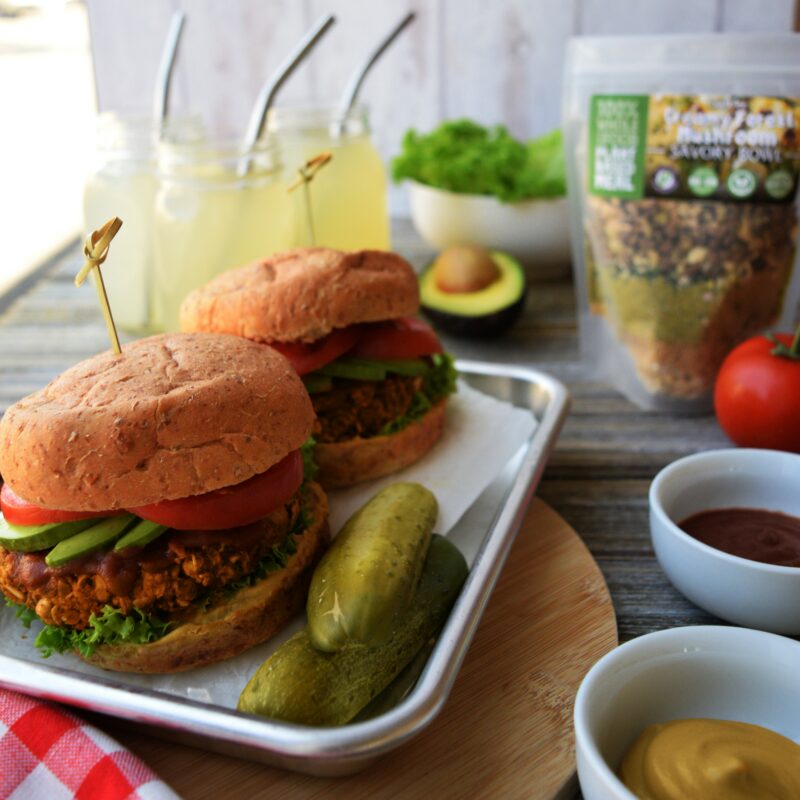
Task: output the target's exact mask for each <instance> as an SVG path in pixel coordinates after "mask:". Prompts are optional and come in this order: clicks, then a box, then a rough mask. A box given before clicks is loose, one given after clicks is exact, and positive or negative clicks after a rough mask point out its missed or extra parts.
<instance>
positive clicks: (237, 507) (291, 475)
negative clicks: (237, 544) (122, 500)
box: [128, 450, 303, 531]
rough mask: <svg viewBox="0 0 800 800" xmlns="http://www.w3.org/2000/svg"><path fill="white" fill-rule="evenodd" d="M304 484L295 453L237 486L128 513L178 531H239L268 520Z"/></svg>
mask: <svg viewBox="0 0 800 800" xmlns="http://www.w3.org/2000/svg"><path fill="white" fill-rule="evenodd" d="M302 482H303V457H302V455H301V454H300V451H299V450H294V451H293V452H291V453H289V455H288V456H286V457H285V458H284V459H283V460H281V461H279V462H278V463H277V464H275V466H273V467H270V468H269V469H268V470H267V471H266V472H262V473H261V474H260V475H254V476H253V477H252V478H250V479H249V480H246V481H244V482H242V483H238V484H236V486H226V487H224V488H223V489H217V490H215V491H213V492H208V493H206V494H199V495H195V496H194V497H182V498H180V499H179V500H162V501H161V502H160V503H152V504H151V505H148V506H139V507H138V508H129V509H128V511H130V512H131V514H136V516H137V517H142V519H149V520H150V521H151V522H156V523H158V524H159V525H166V526H167V527H168V528H175V529H176V530H179V531H189V530H197V531H218V530H223V529H225V528H237V527H239V526H240V525H249V524H250V523H251V522H255V521H256V520H259V519H262V518H263V517H266V516H267V514H269V513H270V512H271V511H274V510H275V509H276V508H278V507H279V506H281V505H283V504H284V503H286V502H288V500H289V499H290V498H291V496H292V495H293V494H294V493H295V492H296V491H297V490H298V489H299V488H300V484H301V483H302Z"/></svg>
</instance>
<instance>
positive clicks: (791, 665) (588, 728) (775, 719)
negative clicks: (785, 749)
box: [575, 626, 800, 800]
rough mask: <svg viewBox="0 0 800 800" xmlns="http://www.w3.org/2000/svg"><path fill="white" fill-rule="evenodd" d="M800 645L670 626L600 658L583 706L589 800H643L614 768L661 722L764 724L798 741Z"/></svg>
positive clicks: (581, 753) (579, 738)
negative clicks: (646, 731)
mask: <svg viewBox="0 0 800 800" xmlns="http://www.w3.org/2000/svg"><path fill="white" fill-rule="evenodd" d="M798 670H800V643H798V642H795V641H793V640H792V639H786V638H785V637H783V636H775V635H774V634H771V633H764V632H762V631H754V630H748V629H746V628H727V627H718V626H694V627H689V628H672V629H671V630H665V631H658V632H657V633H651V634H648V635H647V636H641V637H639V638H638V639H633V640H632V641H630V642H628V643H627V644H624V645H622V646H621V647H618V648H617V649H616V650H612V651H611V652H610V653H609V654H608V655H606V656H604V657H603V658H601V659H600V660H599V661H598V662H597V663H596V664H595V665H594V666H593V667H592V668H591V669H590V670H589V672H588V674H587V675H586V677H585V678H584V679H583V682H582V683H581V686H580V688H579V689H578V695H577V697H576V698H575V744H576V757H577V761H578V778H579V780H580V784H581V789H582V791H583V795H584V797H585V798H586V800H635V796H634V795H633V793H631V792H630V791H628V789H626V788H625V786H624V785H623V784H622V782H621V781H620V780H619V778H617V777H616V774H615V773H616V770H617V769H618V768H619V764H620V762H621V761H622V757H623V756H624V755H625V753H626V752H627V750H628V748H629V747H630V746H631V745H632V744H633V742H634V741H635V740H636V738H637V737H638V736H639V734H640V733H641V732H642V731H643V730H644V729H645V728H646V727H647V726H648V725H651V724H653V723H656V722H668V721H669V720H673V719H686V718H692V717H705V718H711V719H727V720H736V721H738V722H749V723H752V724H754V725H763V726H764V727H765V728H770V729H771V730H773V731H776V732H777V733H780V734H782V735H783V736H786V737H788V738H789V739H793V740H794V741H800V681H798V680H797V675H798V674H800V673H798Z"/></svg>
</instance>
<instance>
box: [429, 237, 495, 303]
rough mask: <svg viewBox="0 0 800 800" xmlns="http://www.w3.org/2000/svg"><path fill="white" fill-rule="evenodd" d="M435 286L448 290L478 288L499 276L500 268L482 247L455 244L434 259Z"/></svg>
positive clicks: (474, 289)
mask: <svg viewBox="0 0 800 800" xmlns="http://www.w3.org/2000/svg"><path fill="white" fill-rule="evenodd" d="M432 269H433V277H434V281H435V282H436V286H437V287H438V288H439V289H441V291H443V292H447V293H450V294H454V293H463V292H479V291H481V290H482V289H485V288H486V287H487V286H490V285H491V284H493V283H494V282H495V281H497V280H499V279H500V270H499V269H498V267H497V264H495V262H494V261H493V260H492V257H491V256H490V255H489V253H488V252H487V251H486V250H484V249H483V248H482V247H475V246H473V245H468V244H457V245H453V246H452V247H448V248H447V250H444V251H443V252H442V253H441V254H440V255H439V257H438V258H437V259H436V261H434V262H433V267H432Z"/></svg>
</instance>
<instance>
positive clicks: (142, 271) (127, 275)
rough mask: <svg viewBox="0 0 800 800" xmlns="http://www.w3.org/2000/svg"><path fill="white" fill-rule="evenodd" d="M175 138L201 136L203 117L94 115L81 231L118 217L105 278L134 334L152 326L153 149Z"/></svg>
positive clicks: (116, 310) (123, 323) (118, 315)
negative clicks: (161, 118)
mask: <svg viewBox="0 0 800 800" xmlns="http://www.w3.org/2000/svg"><path fill="white" fill-rule="evenodd" d="M173 137H177V138H180V140H181V141H184V142H188V141H199V140H200V139H201V138H202V137H203V126H202V123H201V121H200V120H199V119H198V118H195V117H187V118H180V119H169V120H167V121H166V122H164V123H158V122H155V121H154V120H153V119H152V118H151V117H127V116H122V115H120V114H117V113H115V112H103V113H101V114H98V117H97V133H96V141H95V149H94V164H93V167H92V170H91V172H90V174H89V176H88V178H87V180H86V185H85V186H84V192H83V220H84V223H83V227H84V236H89V234H91V233H92V232H93V231H95V230H97V229H98V228H99V227H100V226H101V225H103V223H105V222H107V221H108V220H109V219H111V218H112V217H119V218H120V219H121V220H122V222H123V227H122V230H121V231H120V233H119V235H118V236H117V237H116V239H115V240H114V247H113V252H114V255H113V258H112V259H110V260H109V262H108V268H107V269H104V271H103V282H104V283H105V287H106V292H107V293H108V299H109V303H110V304H111V310H112V313H113V315H114V321H115V322H116V323H117V325H119V327H120V328H123V329H125V330H128V331H131V332H134V333H145V332H147V331H149V330H150V328H151V308H150V302H151V295H152V291H151V281H152V276H153V259H154V247H153V210H154V203H155V194H156V173H155V167H156V148H157V145H158V142H159V141H160V140H169V139H171V138H173Z"/></svg>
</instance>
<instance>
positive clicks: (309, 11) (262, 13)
mask: <svg viewBox="0 0 800 800" xmlns="http://www.w3.org/2000/svg"><path fill="white" fill-rule="evenodd" d="M86 4H87V7H88V10H89V20H90V29H91V36H92V53H93V57H94V63H95V72H96V85H97V98H98V107H99V108H100V109H101V110H108V109H117V110H123V111H127V112H135V111H139V112H144V113H148V112H149V109H150V106H151V99H152V93H153V85H154V81H155V75H156V69H157V64H158V59H159V54H160V50H161V46H162V42H163V39H164V36H165V33H166V30H167V26H168V24H169V19H170V16H171V14H172V12H173V10H174V9H176V8H181V9H183V10H184V11H186V13H187V15H188V22H187V26H186V29H185V31H184V36H183V42H182V47H181V51H180V55H179V59H178V63H177V68H176V75H175V82H174V90H173V95H172V108H173V110H174V111H175V112H189V111H191V112H193V113H198V114H200V115H202V117H203V118H204V119H205V121H206V123H207V124H208V125H209V126H210V127H211V128H212V129H215V130H217V131H220V132H225V133H233V134H235V133H238V132H241V131H243V130H244V127H245V123H246V120H247V117H248V114H249V112H250V108H251V106H252V103H253V102H254V100H255V97H256V95H257V93H258V90H259V87H260V86H261V84H262V83H263V81H264V80H265V79H266V77H267V76H268V75H269V74H270V72H271V71H272V70H273V69H274V68H275V66H276V65H277V64H278V63H279V62H280V61H281V60H282V58H283V57H284V55H285V54H286V52H287V50H288V49H289V48H290V47H291V45H292V44H293V43H294V42H296V41H297V40H298V39H299V38H300V36H301V35H302V33H303V32H304V31H305V30H306V29H307V28H309V27H310V26H311V24H312V23H313V22H314V20H316V19H317V18H318V17H320V16H321V15H322V14H324V13H327V12H332V13H334V14H335V15H336V17H337V24H336V25H335V27H334V28H333V29H332V30H331V31H330V32H329V33H328V35H327V36H326V37H325V38H324V40H323V41H321V42H320V43H319V45H318V47H317V49H316V50H315V52H314V53H313V55H312V56H311V58H310V59H309V60H308V61H307V62H306V64H304V65H303V66H302V67H301V68H300V70H299V71H298V72H297V73H296V74H295V76H294V77H293V78H292V80H291V82H289V83H288V84H287V85H286V87H285V90H284V92H283V93H282V94H281V96H280V104H300V103H307V102H312V103H314V104H331V103H334V104H335V103H336V101H337V100H338V98H339V95H340V93H341V92H342V90H343V88H344V86H345V83H346V81H347V77H348V76H349V75H350V73H351V72H352V70H353V69H354V68H355V67H356V65H357V64H358V63H359V62H360V61H361V59H362V58H363V57H364V55H365V54H366V53H367V52H368V51H369V50H370V48H371V47H372V46H373V44H374V43H375V41H376V40H378V39H379V38H381V37H382V35H383V34H384V33H385V32H386V31H387V30H388V29H389V28H390V27H391V26H392V25H393V24H394V22H395V21H396V20H399V19H400V18H401V17H402V16H403V15H404V14H405V13H406V12H407V11H408V10H410V9H411V10H414V11H415V12H416V13H417V19H416V21H415V23H414V24H413V25H412V27H411V28H409V29H408V30H406V32H405V33H404V34H403V36H402V38H401V39H399V40H398V41H397V42H396V43H395V45H394V46H393V48H392V49H391V50H390V51H389V52H388V53H387V54H386V55H385V57H384V58H383V60H382V61H381V62H380V63H379V65H378V66H376V67H375V69H374V71H373V73H372V74H371V75H370V77H369V79H368V81H367V83H366V84H365V86H364V89H363V92H362V99H363V100H364V101H365V102H366V103H367V104H368V106H369V108H370V114H371V120H372V125H373V129H374V136H375V141H376V144H377V146H378V149H379V150H380V152H381V153H382V155H383V156H384V157H385V158H387V159H388V158H390V157H391V156H392V155H394V154H395V153H396V152H397V150H398V148H399V143H400V139H401V138H402V135H403V133H404V131H405V130H406V129H407V128H409V127H416V128H419V129H422V130H428V129H430V128H431V127H433V126H434V125H436V124H437V123H438V122H439V121H440V120H443V119H450V118H454V117H460V116H468V117H471V118H473V119H476V120H478V121H480V122H483V123H490V124H491V123H498V122H502V123H504V124H506V125H507V126H508V127H509V128H510V129H511V130H512V132H513V133H514V134H515V135H517V136H520V137H530V136H534V135H536V134H539V133H543V132H545V131H547V130H550V129H551V128H554V127H556V126H557V125H558V124H559V109H560V98H561V73H562V60H563V55H564V47H565V44H566V40H567V38H568V37H569V36H571V35H573V34H584V35H588V34H601V35H602V34H622V33H659V32H661V33H687V32H697V33H702V32H711V31H789V30H792V27H793V24H794V13H795V10H794V5H795V4H794V0H494V2H492V3H487V2H485V0H225V2H222V0H86ZM392 202H393V207H394V209H395V211H398V210H399V211H402V210H403V207H404V204H403V200H402V196H401V195H400V194H398V193H396V192H395V193H394V194H393V197H392Z"/></svg>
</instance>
